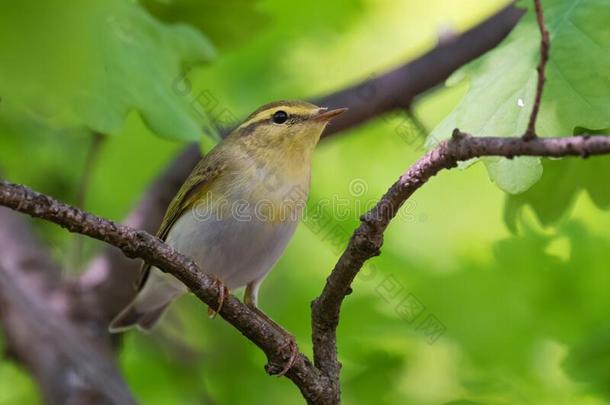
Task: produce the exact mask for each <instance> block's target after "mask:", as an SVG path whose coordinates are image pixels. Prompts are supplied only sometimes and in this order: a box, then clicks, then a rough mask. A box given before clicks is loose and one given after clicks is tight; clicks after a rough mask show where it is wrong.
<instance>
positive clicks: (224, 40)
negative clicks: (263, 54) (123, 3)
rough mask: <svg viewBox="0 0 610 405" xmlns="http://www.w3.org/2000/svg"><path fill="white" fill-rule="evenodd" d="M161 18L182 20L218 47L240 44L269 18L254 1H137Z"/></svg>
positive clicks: (174, 21) (171, 21)
mask: <svg viewBox="0 0 610 405" xmlns="http://www.w3.org/2000/svg"><path fill="white" fill-rule="evenodd" d="M140 2H141V3H142V5H143V6H144V7H146V9H147V10H148V11H149V12H150V13H151V14H152V15H154V16H155V17H157V18H158V19H160V20H162V21H166V22H170V23H176V22H184V23H187V24H189V25H192V26H193V27H196V28H197V29H199V30H200V31H201V32H202V33H204V34H205V35H207V36H208V37H210V39H211V40H212V42H214V44H216V45H217V46H218V47H221V48H224V47H233V46H235V45H240V44H242V43H243V41H247V40H248V39H251V38H253V37H254V35H256V33H258V32H260V31H261V30H262V29H263V28H264V27H265V26H267V23H268V22H269V21H270V18H269V17H268V16H267V15H266V14H264V13H263V12H261V11H259V10H258V8H257V7H256V5H257V1H256V0H228V1H217V0H141V1H140Z"/></svg>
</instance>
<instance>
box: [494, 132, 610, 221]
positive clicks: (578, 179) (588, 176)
mask: <svg viewBox="0 0 610 405" xmlns="http://www.w3.org/2000/svg"><path fill="white" fill-rule="evenodd" d="M609 131H610V128H609V129H605V130H598V131H590V130H584V129H579V130H578V131H577V134H579V133H589V134H594V133H598V134H607V133H608V132H609ZM608 173H610V157H608V156H598V157H593V158H591V159H588V160H587V161H586V162H582V161H580V160H578V159H575V158H571V159H569V158H567V159H561V160H545V161H544V176H543V177H542V180H541V181H540V182H538V183H537V184H535V185H534V186H533V187H532V188H530V189H529V190H527V191H526V192H524V193H523V194H519V195H510V196H508V197H507V199H506V206H505V210H504V220H505V222H506V224H507V225H508V227H509V228H510V229H511V230H512V231H516V229H517V223H518V222H519V214H520V212H521V211H522V209H523V208H524V207H525V206H530V207H531V208H532V210H533V211H534V214H536V217H537V218H538V220H539V221H540V223H541V224H542V225H544V226H549V225H551V224H554V223H556V222H557V221H559V220H560V219H561V218H562V217H563V215H564V214H565V213H566V212H567V211H568V210H569V209H570V208H571V207H572V204H573V203H574V201H575V200H576V197H577V196H578V194H579V193H581V192H586V193H587V194H588V195H589V197H590V198H591V201H593V203H594V204H595V205H596V206H598V207H600V208H602V209H608V208H610V188H609V187H608V176H607V174H608Z"/></svg>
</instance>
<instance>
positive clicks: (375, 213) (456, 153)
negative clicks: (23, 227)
mask: <svg viewBox="0 0 610 405" xmlns="http://www.w3.org/2000/svg"><path fill="white" fill-rule="evenodd" d="M599 154H610V136H603V135H598V136H582V137H565V138H544V139H540V138H536V139H533V140H529V141H526V140H523V139H521V138H494V137H488V138H475V137H471V136H470V135H468V134H465V133H462V132H460V131H459V130H457V129H456V130H455V131H454V134H453V138H452V139H451V140H448V141H444V142H442V143H440V144H439V145H438V146H437V147H436V148H435V149H434V150H432V151H430V152H429V153H427V154H426V155H425V156H423V157H422V158H421V159H420V160H418V161H417V162H416V163H415V164H414V165H413V166H412V167H411V168H410V169H409V170H408V171H407V172H406V173H405V174H404V175H403V176H401V177H400V179H399V180H398V181H397V182H396V183H395V184H394V185H393V186H392V187H390V189H389V190H388V192H387V193H386V194H385V195H384V196H383V197H382V199H381V200H380V201H379V203H378V204H377V205H376V206H375V207H374V208H373V209H372V210H371V211H369V212H368V213H367V214H366V215H364V216H363V217H362V221H361V224H360V226H359V227H358V229H356V231H355V232H354V234H353V235H352V237H351V239H350V242H349V244H348V246H347V248H346V250H345V252H344V253H343V254H342V255H341V257H340V259H339V261H338V262H337V264H336V266H335V268H334V269H333V271H332V273H331V274H330V276H329V277H328V279H327V282H326V285H325V286H324V289H323V291H322V294H321V295H320V297H318V298H317V299H316V300H315V301H314V302H313V303H312V321H313V322H312V327H313V341H314V361H315V365H313V364H312V363H311V362H310V361H309V359H308V358H307V357H306V356H305V355H303V354H301V353H299V355H298V357H297V360H296V362H295V365H294V366H293V367H292V368H291V369H290V370H289V371H288V373H287V374H286V375H287V376H288V378H290V379H291V380H292V381H293V382H294V383H295V384H296V385H297V386H298V387H299V389H300V390H301V393H302V394H303V396H304V397H305V398H306V399H307V401H308V402H309V403H314V404H336V403H339V381H338V379H339V369H340V364H339V362H338V359H337V350H336V329H337V326H338V321H339V313H340V309H341V304H342V302H343V300H344V298H345V296H346V295H347V294H348V292H349V289H350V285H351V283H352V281H353V279H354V278H355V276H356V275H357V274H358V272H359V271H360V269H361V268H362V265H363V264H364V262H365V261H366V260H368V259H369V258H371V257H373V256H375V255H377V254H379V251H380V248H381V245H382V243H383V233H384V231H385V229H386V228H387V226H388V224H389V223H390V221H391V220H392V218H393V217H394V216H395V214H396V212H397V211H398V209H399V208H400V207H401V205H402V204H403V203H404V202H405V201H406V200H407V199H408V198H409V197H410V196H411V195H412V194H413V193H414V192H415V191H416V190H417V189H419V188H420V187H421V186H422V185H423V184H425V183H426V182H427V181H428V180H429V179H430V178H431V177H432V176H434V175H436V174H437V173H438V172H439V171H441V170H443V169H450V168H452V167H455V166H456V165H457V163H458V162H459V161H464V160H468V159H472V158H474V157H479V156H504V157H508V158H512V157H514V156H546V157H563V156H581V157H583V158H584V157H588V156H590V155H599ZM0 205H4V206H7V207H9V208H12V209H13V210H16V211H19V212H23V213H26V214H29V215H31V216H33V217H37V218H42V219H45V220H48V221H51V222H54V223H56V224H58V225H60V226H62V227H64V228H66V229H68V230H70V231H72V232H78V233H82V234H84V235H88V236H90V237H93V238H96V239H99V240H101V241H104V242H106V243H108V244H110V245H113V246H115V247H117V248H119V249H120V250H121V251H122V252H123V253H124V254H125V255H126V256H128V257H139V258H142V259H144V260H146V261H147V262H149V263H151V264H152V265H154V266H156V267H159V268H160V269H163V270H164V271H167V272H169V273H171V274H173V275H174V276H175V277H176V278H178V279H179V280H181V281H182V282H183V283H184V284H185V285H187V286H188V287H189V289H190V290H191V291H192V292H193V293H194V294H195V295H196V296H197V297H198V298H199V299H200V300H201V301H203V302H205V303H206V304H208V305H211V306H215V305H216V303H217V299H218V290H217V289H216V286H215V284H214V281H213V279H212V278H211V277H209V276H208V275H206V274H204V273H201V272H199V270H198V268H197V266H196V265H195V263H194V262H193V261H192V260H190V259H188V258H186V257H184V256H182V255H180V254H179V253H177V252H176V251H175V250H173V249H172V248H171V247H170V246H168V245H166V244H164V243H163V242H162V241H161V240H159V239H158V238H156V237H154V236H152V235H150V234H148V233H147V232H145V231H141V230H135V229H133V228H130V227H127V226H123V225H117V224H115V223H113V222H111V221H108V220H105V219H103V218H99V217H96V216H94V215H92V214H89V213H86V212H84V211H82V210H80V209H78V208H75V207H72V206H69V205H67V204H64V203H61V202H59V201H57V200H55V199H53V198H51V197H49V196H46V195H43V194H40V193H37V192H35V191H32V190H30V189H28V188H27V187H24V186H19V185H15V184H12V183H9V182H7V181H0ZM2 280H3V279H2V278H0V281H2ZM4 280H8V279H7V278H5V279H4ZM220 316H222V317H223V318H224V319H225V320H227V321H228V322H229V323H231V324H232V325H233V326H234V327H235V328H237V329H238V330H239V331H240V332H241V333H242V334H243V335H244V336H246V337H247V338H248V339H249V340H251V341H252V342H253V343H255V344H256V345H257V346H258V347H260V348H261V349H262V350H263V351H264V352H265V354H266V355H267V357H268V358H269V361H270V365H268V367H267V369H268V371H269V372H270V373H277V372H278V371H279V370H280V369H281V366H282V364H284V362H285V361H287V360H288V358H289V357H290V348H289V345H288V342H287V340H286V338H285V337H284V335H283V334H281V333H279V332H278V331H277V330H276V329H275V328H274V327H273V326H272V325H270V324H269V323H268V322H267V321H266V320H265V319H264V318H262V317H260V316H259V315H258V314H257V313H256V312H253V311H252V310H250V309H249V308H248V307H247V306H245V305H243V304H242V303H241V302H240V301H239V300H237V299H236V298H235V297H233V296H229V297H228V298H227V299H226V301H225V303H224V305H223V307H222V309H221V311H220ZM39 321H42V320H39ZM47 327H48V326H46V325H45V329H46V328H47ZM52 330H55V329H52ZM42 332H43V331H40V333H42ZM43 336H44V334H43ZM60 336H61V339H62V340H65V339H69V338H67V337H66V335H60ZM68 341H69V340H68ZM79 342H80V341H79ZM79 342H76V341H74V342H73V341H69V343H70V345H69V346H68V347H71V345H72V344H75V345H76V344H77V343H79ZM62 347H65V345H64V346H62ZM57 350H59V351H60V350H61V348H58V349H57ZM60 352H61V351H60ZM69 354H71V352H70V353H66V355H69ZM81 354H83V355H84V353H81ZM74 360H76V359H74ZM82 361H83V359H79V361H78V362H76V363H75V364H81V366H82V365H83V364H85V365H86V364H92V363H91V362H90V361H91V360H90V361H87V362H84V363H82ZM98 361H101V360H100V359H95V362H98Z"/></svg>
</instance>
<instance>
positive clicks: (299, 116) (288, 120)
mask: <svg viewBox="0 0 610 405" xmlns="http://www.w3.org/2000/svg"><path fill="white" fill-rule="evenodd" d="M346 110H347V108H338V109H335V110H329V109H327V108H322V107H318V106H316V105H314V104H311V103H308V102H305V101H277V102H273V103H269V104H266V105H264V106H262V107H261V108H259V109H258V110H256V111H254V112H253V113H252V114H250V116H249V117H248V118H246V120H245V121H244V122H243V123H242V124H241V125H240V126H239V127H237V128H236V129H235V130H234V131H233V133H232V134H231V135H230V138H232V139H231V141H232V142H234V143H237V144H241V145H243V146H244V147H245V148H246V150H247V151H248V153H250V154H255V155H256V156H259V155H260V157H263V158H265V159H271V160H275V159H282V160H284V159H297V160H301V158H302V159H307V160H308V159H309V158H310V155H311V152H312V151H313V149H314V147H315V145H316V144H317V143H318V140H319V139H320V135H321V134H322V131H323V130H324V128H325V127H326V125H327V124H328V123H329V122H330V120H331V119H333V118H334V117H336V116H337V115H339V114H341V113H343V112H344V111H346Z"/></svg>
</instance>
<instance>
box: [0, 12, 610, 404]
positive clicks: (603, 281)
mask: <svg viewBox="0 0 610 405" xmlns="http://www.w3.org/2000/svg"><path fill="white" fill-rule="evenodd" d="M0 4H2V6H1V7H2V12H1V13H0V54H2V55H4V56H7V55H10V57H6V58H4V59H2V57H0V74H1V76H0V91H1V94H0V95H1V96H2V102H1V104H0V171H1V173H2V177H5V178H7V179H9V180H10V181H13V182H20V183H25V184H28V185H30V186H31V187H33V188H35V189H37V190H39V191H42V192H45V193H49V194H51V195H53V196H55V197H58V198H60V199H63V200H65V201H68V202H74V201H75V199H76V196H77V195H78V187H79V184H80V180H81V176H82V173H83V167H84V164H85V157H86V154H87V151H88V149H89V145H90V143H91V135H90V130H97V131H100V132H103V133H105V134H107V136H105V137H104V141H103V144H102V147H101V149H100V154H99V158H98V160H97V161H96V163H95V165H94V168H93V172H92V177H91V180H90V183H89V186H88V192H87V195H86V201H85V207H86V208H87V209H88V210H90V211H92V212H94V213H95V214H98V215H101V216H104V217H107V218H111V219H114V220H119V221H120V220H121V219H122V218H124V217H125V215H126V214H127V213H128V212H129V210H130V208H131V207H132V206H133V205H134V204H135V203H136V202H137V201H138V197H139V196H140V195H141V193H142V192H143V190H144V189H145V188H146V187H147V185H148V184H149V183H150V181H151V180H152V179H153V178H154V177H155V175H156V174H157V173H159V171H160V170H162V169H163V168H164V167H165V166H166V165H167V164H168V162H169V161H171V159H172V158H173V157H174V156H175V155H176V153H177V152H178V151H179V150H181V148H183V147H184V145H185V142H186V141H187V140H189V139H191V140H193V139H197V138H198V137H199V136H200V133H201V131H200V128H202V127H204V128H206V131H207V132H209V133H213V132H214V131H213V129H211V128H212V125H211V122H212V121H214V120H216V121H218V120H220V121H223V120H225V121H226V120H227V117H228V118H229V119H230V120H232V119H234V118H237V119H239V118H241V117H244V116H245V115H246V114H248V113H249V112H250V111H252V110H253V109H255V108H257V107H258V106H259V105H261V104H263V103H265V102H268V101H271V100H275V99H287V98H288V99H295V98H296V99H308V98H312V97H315V96H319V95H321V94H326V93H330V92H332V91H334V90H337V89H340V88H342V87H344V86H347V85H349V84H352V83H355V82H357V81H359V80H363V79H365V78H367V77H370V76H371V74H374V73H377V74H379V73H383V72H384V71H386V70H388V69H391V68H392V67H394V66H397V65H399V64H401V63H405V62H406V61H408V60H410V59H413V58H415V57H417V56H418V55H420V54H422V53H423V52H425V51H427V50H429V49H431V48H432V47H434V46H435V44H436V41H437V38H438V35H439V32H441V31H444V30H449V29H455V30H464V29H467V28H468V27H470V26H472V25H474V24H476V23H478V22H480V21H482V20H483V19H485V18H486V17H488V16H489V15H491V14H492V13H494V12H495V11H497V10H498V9H500V8H501V7H503V6H505V5H506V4H507V1H500V0H485V1H475V0H464V1H459V2H457V1H454V0H428V1H426V2H421V1H391V0H356V1H354V0H350V1H348V0H337V1H333V2H325V1H321V0H312V1H307V2H291V3H288V2H284V1H279V0H261V1H249V0H233V1H226V2H222V3H221V2H215V1H212V0H207V1H201V2H195V1H194V0H182V1H177V2H170V3H165V2H162V3H160V2H156V1H154V0H146V1H144V2H142V3H141V4H143V6H138V5H136V4H135V3H132V2H129V1H122V0H113V1H108V2H103V1H98V2H87V3H86V4H85V3H83V4H81V3H80V2H76V1H61V2H60V1H58V0H57V1H48V2H45V3H40V2H33V1H24V2H21V3H19V4H16V3H13V2H10V4H9V2H8V1H5V2H2V3H0ZM24 16H27V18H26V17H24ZM108 16H111V17H112V18H110V17H108ZM109 18H110V19H109ZM97 24H109V26H110V27H111V28H112V30H113V31H112V32H110V33H106V34H107V35H101V36H100V35H98V34H99V31H96V30H93V29H91V27H94V28H95V27H96V26H97ZM201 62H203V64H201ZM181 69H186V70H187V71H188V72H189V73H188V76H186V77H184V76H181V74H180V72H181ZM100 75H101V76H100ZM100 77H103V78H104V80H106V82H104V83H100V79H99V78H100ZM177 85H179V86H182V87H181V90H180V91H177V90H176V88H177V87H172V86H177ZM133 89H136V90H137V91H135V90H133ZM467 89H468V85H467V83H460V84H459V85H457V86H454V87H450V88H449V87H443V88H440V89H437V90H434V91H432V92H429V93H427V94H426V95H425V96H424V97H422V98H420V99H419V100H418V102H417V103H416V104H415V105H414V113H415V114H416V115H417V116H418V117H419V119H420V120H421V122H422V123H423V125H424V126H425V127H426V128H427V129H428V130H432V128H434V127H435V126H436V125H437V124H439V123H440V122H441V121H442V120H443V119H444V118H445V117H446V116H447V115H448V114H449V113H450V112H451V111H452V110H453V108H454V107H455V106H456V105H457V104H458V103H459V101H460V100H461V99H462V97H463V96H464V94H466V92H467ZM201 94H203V95H204V96H205V97H204V99H205V100H208V101H209V100H210V97H211V98H213V99H214V100H215V102H216V103H217V107H216V108H215V109H213V110H209V109H208V110H207V114H205V115H201V114H199V111H198V110H197V108H196V107H193V104H192V101H193V98H195V97H197V96H199V95H201ZM204 99H200V100H199V101H200V102H205V100H204ZM123 118H124V120H123ZM404 124H407V125H411V126H412V130H413V131H415V132H416V131H417V129H416V126H415V125H414V124H413V123H411V122H410V118H409V117H407V116H406V115H404V114H392V115H391V116H388V117H380V118H379V119H376V120H374V121H371V122H369V123H366V124H364V125H362V126H360V127H358V128H356V129H352V130H350V131H346V132H345V133H343V134H341V135H339V136H336V137H333V138H331V139H329V140H326V141H324V142H322V144H321V145H320V146H319V148H318V151H317V153H316V156H315V160H314V163H313V182H312V193H311V198H310V200H311V201H310V203H309V206H310V208H312V207H317V205H316V204H317V203H319V202H320V201H323V200H328V199H333V198H342V199H346V200H347V201H348V202H349V204H348V207H349V213H348V215H346V216H345V217H344V218H332V224H331V226H327V227H325V228H324V229H323V231H320V232H316V229H318V228H319V226H320V225H319V224H316V223H315V221H314V220H312V219H311V218H310V220H308V221H306V223H304V224H302V225H301V226H300V227H299V229H298V231H297V233H296V236H295V238H294V239H293V241H292V242H291V243H290V245H289V248H288V250H287V251H286V253H285V254H284V256H283V257H282V259H281V260H280V262H279V263H278V264H277V266H276V268H275V270H274V271H273V272H272V273H271V274H270V276H269V277H268V279H267V281H266V282H265V283H264V284H263V286H262V289H261V293H260V305H261V307H262V309H263V310H264V311H266V312H267V313H268V314H269V315H270V316H271V317H272V318H274V319H276V320H277V321H278V322H279V323H280V324H282V325H284V326H285V327H286V328H287V329H288V330H290V331H291V332H293V333H294V334H295V336H296V337H297V341H298V343H299V345H300V347H301V349H302V350H303V351H305V353H310V352H311V343H310V341H309V337H310V322H309V303H310V301H311V300H312V299H313V298H315V297H316V296H317V294H318V293H319V292H320V290H321V287H322V285H323V283H324V280H325V277H326V276H327V274H328V273H329V271H330V269H332V267H333V265H334V263H335V262H336V260H337V258H338V255H339V253H340V249H341V247H342V246H345V244H346V242H347V239H348V237H349V235H350V234H351V231H352V230H353V229H354V228H355V226H356V225H357V223H358V217H359V215H360V214H362V213H363V212H364V210H365V209H366V208H367V207H370V206H371V204H372V203H374V202H375V201H376V199H378V198H379V197H380V196H381V194H382V193H383V192H384V191H385V190H386V189H387V188H388V187H389V185H391V184H392V183H393V182H394V181H395V180H396V178H397V177H398V176H399V175H400V174H401V173H402V172H403V171H404V170H405V169H406V168H407V167H408V166H409V165H410V164H411V163H413V162H414V161H415V160H416V159H417V158H418V157H419V156H421V154H422V150H421V149H420V148H418V146H419V145H420V143H419V142H415V143H408V142H405V141H404V139H403V138H402V137H400V136H399V135H398V134H397V132H396V130H395V128H396V126H397V125H404ZM598 129H599V128H598ZM417 136H420V137H421V141H422V142H423V141H424V138H425V134H423V133H420V134H419V135H417ZM203 144H204V145H209V144H210V141H209V140H207V141H205V142H203ZM204 147H205V146H204ZM602 161H603V162H604V163H605V164H607V163H608V159H607V158H599V159H598V160H596V162H602ZM591 162H592V161H586V162H577V163H578V164H582V165H583V166H584V165H588V164H590V163H591ZM596 164H599V163H596ZM602 167H603V166H602ZM603 174H604V173H603V172H601V173H597V176H598V177H600V178H599V179H598V180H599V184H602V186H603V187H607V180H604V179H603ZM585 175H587V176H589V175H590V176H593V175H592V174H591V173H588V172H587V173H585ZM543 181H544V177H543ZM563 181H564V179H563V178H558V179H556V182H557V183H556V184H554V183H551V184H550V186H549V187H550V189H551V190H555V187H557V188H559V189H561V184H562V183H563ZM545 196H547V198H548V201H547V203H548V205H549V206H550V207H551V208H552V206H553V204H554V201H553V198H554V195H553V193H552V192H549V193H546V194H545ZM506 200H507V196H506V193H504V192H503V191H501V190H500V189H498V188H497V187H496V186H495V185H494V184H493V183H492V182H490V181H489V178H488V175H487V172H486V171H485V167H484V166H483V165H482V164H475V165H473V166H472V167H470V168H468V169H467V170H464V171H459V170H454V171H451V172H446V173H442V174H441V175H439V176H438V177H437V178H434V179H432V180H431V181H430V183H429V184H427V185H426V186H425V187H423V188H422V189H421V190H420V191H418V192H417V193H416V195H415V196H414V197H413V199H412V200H411V201H410V202H409V203H408V204H407V205H406V206H405V207H404V208H403V211H402V213H401V214H400V215H399V218H398V219H397V220H396V221H394V222H393V223H392V225H391V226H390V228H389V229H388V232H387V233H386V237H385V245H384V248H383V253H382V255H381V256H380V257H377V258H375V259H373V260H372V261H371V262H370V263H369V265H368V266H367V268H366V269H365V270H363V272H362V274H361V276H360V277H359V278H358V279H357V280H356V282H355V283H354V286H353V288H354V293H353V294H352V295H350V296H349V297H348V299H347V300H346V303H345V305H344V308H343V311H342V319H341V324H340V328H339V353H340V358H341V361H342V362H343V365H344V367H343V374H342V383H343V389H342V391H343V396H344V403H346V404H370V403H379V404H399V403H416V404H443V403H451V404H530V403H531V404H602V403H607V400H606V398H608V396H609V395H610V320H608V308H610V294H608V287H609V286H610V272H609V269H608V258H609V256H608V252H609V251H610V235H609V234H608V232H607V230H608V229H609V226H610V216H608V214H607V212H606V211H603V210H602V209H600V208H598V205H599V204H597V205H596V204H595V203H594V202H593V201H592V199H591V197H590V196H589V194H586V193H584V192H582V191H579V190H578V189H577V190H570V198H569V204H568V205H569V206H570V207H571V209H570V210H567V211H563V210H562V211H561V212H560V213H559V214H558V215H556V216H555V217H554V218H553V219H554V220H553V221H552V223H549V221H546V222H545V223H544V225H545V226H543V225H542V223H541V221H540V219H539V218H540V215H535V214H534V213H533V211H532V210H531V209H530V208H525V209H522V210H519V211H518V212H516V213H515V212H513V213H512V215H513V217H512V220H511V221H512V222H511V228H509V227H508V226H507V224H506V222H505V216H506V215H507V211H506ZM551 208H549V209H551ZM542 210H544V208H543V209H542ZM331 214H332V213H331ZM331 217H332V215H331ZM312 221H313V222H312ZM36 225H37V229H38V230H39V232H40V234H41V235H43V237H44V238H45V239H46V240H48V241H49V244H50V245H51V246H52V249H53V252H54V254H55V256H56V258H57V259H58V260H59V261H61V262H62V263H66V266H67V268H70V270H69V271H79V266H78V265H76V266H74V263H69V262H68V258H69V257H70V254H69V252H70V251H71V249H72V248H73V243H74V236H72V235H70V234H68V233H67V232H65V231H63V230H61V229H59V228H57V227H55V226H53V225H49V224H43V223H39V222H37V223H36ZM85 247H86V257H85V258H83V262H85V261H86V258H87V257H90V255H92V254H93V253H95V251H96V250H97V249H99V248H100V247H101V245H100V244H98V243H95V242H92V241H87V242H86V245H85ZM81 264H82V263H81ZM430 327H436V328H437V329H434V328H432V329H430ZM120 364H121V369H122V371H123V372H124V375H125V377H126V379H127V380H128V383H129V385H130V387H131V388H132V389H133V391H134V393H135V395H136V396H137V398H138V399H139V400H140V401H141V402H142V403H144V404H173V403H181V404H229V403H231V404H255V403H282V404H292V403H294V404H299V403H303V400H302V399H301V397H300V394H299V392H298V390H297V388H295V387H294V386H293V385H292V383H291V382H290V381H288V380H287V379H274V378H269V377H268V376H267V375H266V374H265V373H264V370H263V365H264V364H265V357H264V355H263V354H262V353H261V352H259V350H258V349H257V348H255V347H254V346H253V345H252V344H250V343H249V342H248V341H246V340H245V339H244V338H243V337H242V336H241V335H240V334H239V333H238V332H237V331H235V330H234V329H232V328H231V327H229V326H228V325H227V324H225V323H224V322H223V321H222V320H220V319H216V320H208V319H207V316H206V308H205V307H204V306H203V305H202V304H201V303H199V302H197V301H196V300H195V299H193V298H192V297H187V298H183V299H181V301H180V302H179V304H178V305H176V306H175V307H174V308H173V309H172V311H171V313H170V314H169V315H168V316H167V318H166V319H165V321H164V323H163V324H162V325H161V328H160V329H159V330H158V331H157V332H155V333H154V334H152V335H143V334H139V333H137V332H132V333H129V334H128V335H127V336H126V337H125V340H124V344H123V348H122V350H121V352H120ZM38 401H39V398H38V394H37V390H36V387H35V386H34V384H33V382H32V380H31V379H30V377H29V376H28V375H27V374H26V373H24V372H23V371H22V370H21V368H20V367H19V366H17V365H15V364H13V363H11V362H10V361H8V360H5V359H2V360H0V404H17V403H19V404H29V403H37V402H38Z"/></svg>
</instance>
